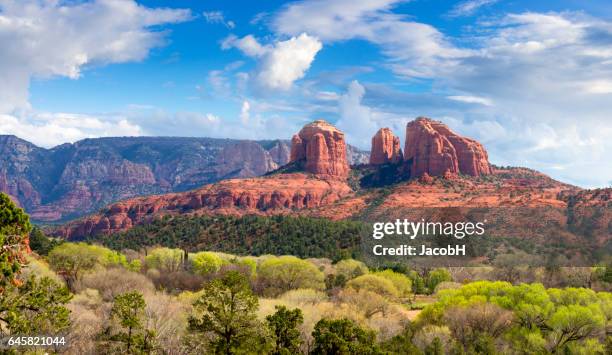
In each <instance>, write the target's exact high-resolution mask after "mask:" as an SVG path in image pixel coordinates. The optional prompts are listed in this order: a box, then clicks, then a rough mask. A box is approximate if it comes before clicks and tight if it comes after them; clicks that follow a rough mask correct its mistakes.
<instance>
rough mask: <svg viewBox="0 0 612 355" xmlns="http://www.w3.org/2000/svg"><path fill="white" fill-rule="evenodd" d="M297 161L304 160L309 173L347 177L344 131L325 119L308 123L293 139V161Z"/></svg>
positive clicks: (347, 166) (347, 167)
mask: <svg viewBox="0 0 612 355" xmlns="http://www.w3.org/2000/svg"><path fill="white" fill-rule="evenodd" d="M295 161H304V162H305V164H304V169H305V170H306V171H307V172H309V173H313V174H318V175H324V176H329V177H338V178H346V177H347V176H348V172H349V165H348V162H347V159H346V143H345V141H344V133H342V132H340V131H339V130H338V129H337V128H336V127H334V126H332V125H331V124H329V123H327V122H325V121H323V120H318V121H314V122H312V123H309V124H307V125H306V126H304V128H302V130H301V131H300V132H299V133H298V134H297V135H294V136H293V138H292V139H291V162H295Z"/></svg>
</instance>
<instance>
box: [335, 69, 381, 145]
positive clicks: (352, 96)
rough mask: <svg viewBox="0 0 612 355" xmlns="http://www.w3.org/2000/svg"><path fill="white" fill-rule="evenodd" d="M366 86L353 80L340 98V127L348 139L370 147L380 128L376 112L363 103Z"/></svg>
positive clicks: (338, 124)
mask: <svg viewBox="0 0 612 355" xmlns="http://www.w3.org/2000/svg"><path fill="white" fill-rule="evenodd" d="M365 92H366V90H365V88H364V87H363V86H362V85H361V84H359V82H358V81H357V80H353V81H352V82H351V83H350V84H349V85H348V88H347V91H346V93H345V94H344V95H342V96H341V97H340V99H339V100H338V111H339V114H340V119H339V120H338V122H337V123H336V125H337V126H338V128H340V129H341V130H342V131H344V132H345V133H346V134H347V139H348V140H349V141H350V142H351V143H352V144H355V145H357V146H359V147H362V148H366V149H367V148H368V146H369V142H370V138H371V137H372V136H373V135H374V133H375V132H376V130H377V128H378V124H377V123H376V122H375V117H374V115H375V114H374V112H372V109H371V108H369V107H368V106H365V105H363V104H362V102H361V101H362V100H363V96H364V95H365Z"/></svg>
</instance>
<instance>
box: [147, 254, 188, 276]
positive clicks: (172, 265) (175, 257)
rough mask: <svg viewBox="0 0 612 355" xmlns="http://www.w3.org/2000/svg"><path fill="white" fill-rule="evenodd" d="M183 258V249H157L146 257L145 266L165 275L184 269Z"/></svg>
mask: <svg viewBox="0 0 612 355" xmlns="http://www.w3.org/2000/svg"><path fill="white" fill-rule="evenodd" d="M183 256H184V255H183V251H182V250H181V249H170V248H156V249H153V250H152V251H150V252H149V255H147V256H146V257H145V265H146V266H147V268H149V269H157V270H159V271H161V272H165V273H170V272H176V271H179V270H181V269H182V268H183Z"/></svg>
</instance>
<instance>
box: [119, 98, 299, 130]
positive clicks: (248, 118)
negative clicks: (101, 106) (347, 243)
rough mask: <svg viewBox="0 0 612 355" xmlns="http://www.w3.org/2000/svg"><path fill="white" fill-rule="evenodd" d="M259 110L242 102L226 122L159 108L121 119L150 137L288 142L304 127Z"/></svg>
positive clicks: (127, 114)
mask: <svg viewBox="0 0 612 355" xmlns="http://www.w3.org/2000/svg"><path fill="white" fill-rule="evenodd" d="M258 106H259V105H258V104H255V103H251V102H249V101H246V100H245V101H242V102H241V103H240V106H239V110H238V114H237V115H236V116H238V117H236V116H232V117H229V118H228V117H222V116H218V115H216V114H212V113H200V112H168V111H166V110H163V109H159V108H142V109H133V110H130V111H128V112H125V113H124V114H123V116H124V117H125V119H126V120H128V121H129V122H133V123H134V124H136V125H140V126H142V127H146V130H143V134H144V135H153V136H180V137H214V138H235V139H278V138H285V139H288V138H290V137H291V135H292V134H293V133H295V132H297V131H298V130H299V128H300V127H301V125H302V124H303V121H302V120H289V119H287V118H286V117H280V116H278V115H276V114H264V112H260V111H259V110H258Z"/></svg>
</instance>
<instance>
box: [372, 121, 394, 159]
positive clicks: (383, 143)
mask: <svg viewBox="0 0 612 355" xmlns="http://www.w3.org/2000/svg"><path fill="white" fill-rule="evenodd" d="M400 161H402V149H401V148H400V140H399V137H397V136H395V135H394V134H393V132H391V130H390V129H389V128H381V129H379V130H378V132H376V134H375V135H374V137H372V150H371V152H370V164H372V165H382V164H396V163H399V162H400Z"/></svg>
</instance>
